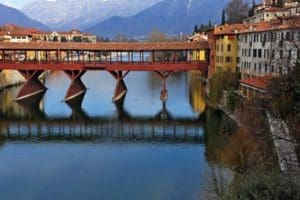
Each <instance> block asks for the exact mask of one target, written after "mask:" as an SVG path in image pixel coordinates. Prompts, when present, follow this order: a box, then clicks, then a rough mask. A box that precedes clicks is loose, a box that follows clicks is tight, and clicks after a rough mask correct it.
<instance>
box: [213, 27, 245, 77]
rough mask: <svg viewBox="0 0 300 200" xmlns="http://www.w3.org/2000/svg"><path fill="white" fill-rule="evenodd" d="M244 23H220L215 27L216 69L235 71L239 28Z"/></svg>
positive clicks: (237, 60) (237, 59)
mask: <svg viewBox="0 0 300 200" xmlns="http://www.w3.org/2000/svg"><path fill="white" fill-rule="evenodd" d="M243 26H245V25H243V24H234V25H228V24H226V25H222V26H218V27H216V28H215V39H216V56H215V62H216V71H219V70H231V72H236V71H237V63H238V62H239V58H238V39H237V34H238V32H239V30H240V29H241V28H242V27H243Z"/></svg>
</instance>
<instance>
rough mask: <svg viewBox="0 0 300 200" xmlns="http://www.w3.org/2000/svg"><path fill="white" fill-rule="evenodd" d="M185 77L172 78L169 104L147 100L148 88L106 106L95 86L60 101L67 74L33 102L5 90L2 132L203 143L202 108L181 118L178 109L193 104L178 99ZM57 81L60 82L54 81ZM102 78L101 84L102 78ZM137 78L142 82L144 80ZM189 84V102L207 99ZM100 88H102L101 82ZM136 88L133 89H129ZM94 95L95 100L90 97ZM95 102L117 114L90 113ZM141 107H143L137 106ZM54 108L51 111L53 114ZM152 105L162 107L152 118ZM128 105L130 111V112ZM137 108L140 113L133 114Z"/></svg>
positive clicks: (19, 135)
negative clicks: (200, 119)
mask: <svg viewBox="0 0 300 200" xmlns="http://www.w3.org/2000/svg"><path fill="white" fill-rule="evenodd" d="M99 75H101V74H99ZM102 75H103V74H102ZM90 76H93V74H90ZM140 76H142V77H145V76H148V77H153V76H155V75H154V74H151V73H147V74H146V73H143V74H141V75H140ZM103 77H104V79H106V78H107V77H106V76H105V75H103ZM184 77H185V74H176V75H175V76H174V79H172V78H171V79H170V83H169V85H170V91H172V93H171V96H172V98H171V99H170V101H169V102H168V103H167V102H160V101H159V100H158V99H157V98H151V99H150V100H151V101H152V103H148V102H147V101H148V98H147V97H145V95H140V94H139V92H141V91H143V92H144V93H145V90H144V87H145V86H142V87H135V88H134V89H131V90H134V92H135V95H134V96H133V95H131V94H132V93H130V92H129V94H128V95H127V96H124V97H123V98H122V99H121V100H120V101H118V102H115V103H111V102H110V101H109V102H106V101H105V99H106V98H98V97H99V96H98V95H99V93H97V92H95V90H96V89H97V88H95V87H94V88H93V89H92V88H91V89H90V90H88V92H86V93H83V94H81V95H80V96H79V97H78V98H76V99H73V100H72V101H68V102H61V101H58V99H59V98H57V96H58V95H61V94H62V93H63V90H61V87H60V86H58V85H57V83H63V82H64V79H65V81H66V83H67V82H68V80H67V79H66V77H63V76H62V74H60V73H57V72H54V73H53V74H50V75H49V77H48V78H46V83H45V84H46V85H47V87H48V88H49V91H48V92H46V93H41V94H40V95H38V96H35V97H34V98H31V99H28V100H26V101H20V102H14V101H13V98H14V95H16V93H17V91H18V89H19V88H18V87H15V88H11V89H9V90H5V92H4V93H2V95H1V96H0V98H2V102H4V104H3V105H4V106H5V107H4V109H1V110H0V113H1V116H2V117H1V119H2V120H1V121H0V124H1V134H2V135H4V136H6V137H7V138H9V139H10V140H24V139H32V140H58V139H62V140H71V141H76V140H84V141H86V140H89V141H102V140H107V139H110V140H116V141H117V140H122V141H134V140H136V141H165V142H198V143H199V142H203V124H202V123H201V121H198V116H199V115H201V113H202V112H203V110H199V109H198V107H196V108H195V107H193V108H191V107H190V109H185V110H184V112H181V113H180V115H179V116H178V115H177V114H176V111H177V109H178V108H180V107H181V106H185V107H186V106H189V105H188V104H186V103H185V102H184V101H181V102H182V104H180V106H179V104H178V103H177V101H178V99H180V98H182V97H181V90H185V88H180V87H177V86H178V82H182V83H184V82H185V81H186V80H187V79H186V78H184ZM192 77H194V76H192ZM53 79H55V80H57V81H53ZM150 79H152V78H150ZM87 80H88V81H86V82H87V84H90V85H93V86H95V84H91V83H94V82H93V81H95V80H93V79H87ZM97 80H98V81H99V79H97ZM134 80H135V81H139V76H137V78H135V79H134ZM90 81H92V82H90ZM113 81H114V80H110V81H108V79H106V80H104V81H103V82H102V81H101V83H106V82H110V83H113ZM131 81H132V80H128V82H129V85H131ZM189 82H190V83H189V87H190V88H189V89H190V91H189V94H190V98H191V97H192V98H193V100H191V101H190V102H194V101H204V99H202V96H200V97H198V96H199V92H198V90H199V87H195V85H198V84H199V81H198V79H197V78H190V79H189ZM154 84H155V83H154ZM63 85H66V84H63ZM96 85H97V87H99V82H98V84H96ZM136 85H137V84H136V83H135V86H136ZM146 86H147V85H146ZM51 88H55V89H58V90H55V91H56V93H53V91H54V90H52V89H51ZM100 88H101V89H103V90H102V91H101V94H103V93H104V94H108V90H105V87H100ZM200 89H201V88H200ZM131 90H130V89H129V91H131ZM147 90H151V87H149V88H147ZM147 90H146V91H147ZM159 90H160V88H159V87H158V88H156V89H155V91H156V92H157V91H159ZM93 92H95V93H93ZM183 92H184V91H183ZM178 93H179V95H178ZM49 95H51V96H49ZM91 95H92V96H93V98H90V96H91ZM107 96H108V95H107ZM95 97H96V98H95ZM102 97H103V96H102ZM133 97H134V98H135V100H134V101H132V98H133ZM127 98H128V99H127ZM84 100H87V101H88V102H90V101H93V103H91V105H88V106H86V104H85V101H84ZM154 101H155V102H154ZM95 102H98V104H97V105H98V106H100V107H101V108H104V106H108V107H110V109H113V112H107V111H105V110H104V109H103V110H102V111H101V110H99V112H98V113H97V115H94V114H93V112H92V113H90V112H89V109H91V108H92V106H93V105H95ZM53 103H54V104H55V105H57V107H53V106H52V105H51V104H53ZM138 103H144V104H143V105H138ZM174 104H176V109H174V108H172V106H174ZM65 105H67V108H69V109H70V112H69V111H68V112H61V113H60V114H57V115H52V113H51V112H53V111H54V112H55V110H57V111H59V110H60V109H61V107H64V109H65ZM131 105H134V106H131ZM158 105H159V107H158ZM195 105H196V106H197V105H198V104H192V106H195ZM49 106H50V107H51V109H50V110H49ZM153 106H155V107H157V109H153V110H151V112H152V113H153V114H152V115H149V114H148V113H147V112H148V110H149V107H150V108H151V107H152V108H153ZM84 107H86V108H84ZM126 107H128V108H130V109H129V110H128V109H127V108H126ZM132 107H134V108H135V109H134V110H132ZM169 107H171V108H172V110H170V109H169ZM92 109H93V108H92ZM7 110H10V112H6V111H7ZM57 111H56V112H57ZM103 111H104V112H103ZM135 111H145V113H146V114H143V115H140V114H135ZM174 112H175V114H174ZM8 113H9V114H8ZM194 116H195V117H194Z"/></svg>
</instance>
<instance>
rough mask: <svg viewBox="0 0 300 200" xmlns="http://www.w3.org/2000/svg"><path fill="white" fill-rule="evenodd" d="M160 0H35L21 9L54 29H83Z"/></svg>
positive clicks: (141, 8) (137, 10)
mask: <svg viewBox="0 0 300 200" xmlns="http://www.w3.org/2000/svg"><path fill="white" fill-rule="evenodd" d="M159 1H161V0H143V1H141V0H89V1H86V0H76V1H47V0H36V1H34V2H32V3H29V4H27V5H25V6H24V7H23V8H21V10H22V11H23V12H24V13H25V14H26V15H28V16H30V17H31V18H33V19H37V20H39V21H41V22H42V23H44V24H47V25H48V26H50V27H51V28H53V29H55V30H69V29H73V28H77V29H85V28H87V27H89V26H92V25H94V24H97V23H99V22H101V21H103V20H105V19H108V18H109V17H112V16H122V17H128V16H132V15H134V14H137V13H138V12H140V11H141V10H143V9H145V8H148V7H150V6H152V5H154V4H155V3H157V2H159Z"/></svg>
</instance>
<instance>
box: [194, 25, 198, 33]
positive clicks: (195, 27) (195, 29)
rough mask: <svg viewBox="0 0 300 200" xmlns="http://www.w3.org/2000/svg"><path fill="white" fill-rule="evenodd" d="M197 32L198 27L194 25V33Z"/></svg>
mask: <svg viewBox="0 0 300 200" xmlns="http://www.w3.org/2000/svg"><path fill="white" fill-rule="evenodd" d="M197 32H198V26H197V25H195V26H194V33H197Z"/></svg>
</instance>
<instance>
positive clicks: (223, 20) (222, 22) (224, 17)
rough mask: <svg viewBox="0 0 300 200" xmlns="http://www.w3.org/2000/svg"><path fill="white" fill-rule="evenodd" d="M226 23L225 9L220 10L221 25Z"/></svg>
mask: <svg viewBox="0 0 300 200" xmlns="http://www.w3.org/2000/svg"><path fill="white" fill-rule="evenodd" d="M225 23H226V15H225V10H224V9H223V11H222V19H221V25H224V24H225Z"/></svg>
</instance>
